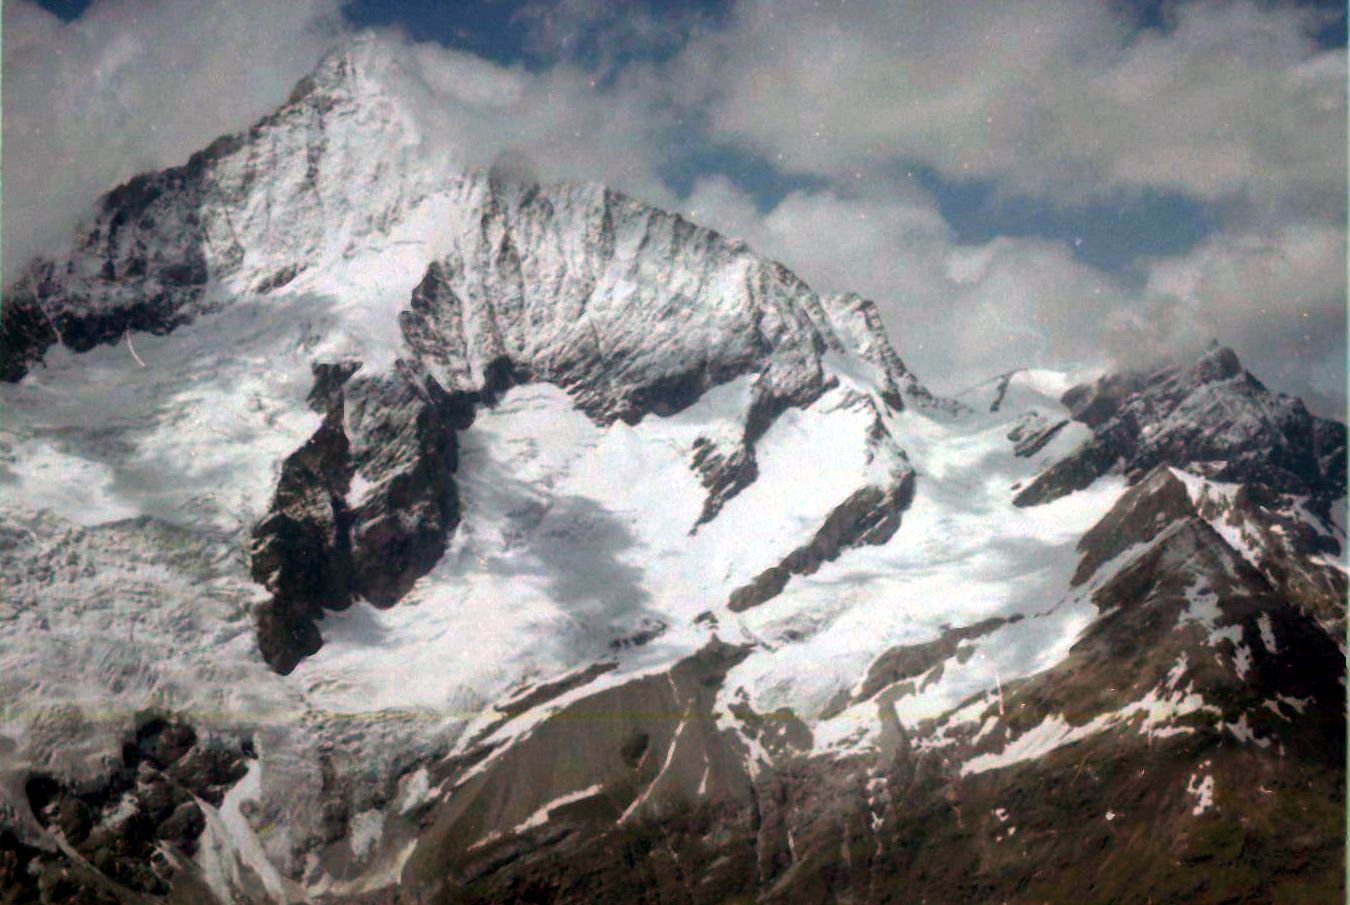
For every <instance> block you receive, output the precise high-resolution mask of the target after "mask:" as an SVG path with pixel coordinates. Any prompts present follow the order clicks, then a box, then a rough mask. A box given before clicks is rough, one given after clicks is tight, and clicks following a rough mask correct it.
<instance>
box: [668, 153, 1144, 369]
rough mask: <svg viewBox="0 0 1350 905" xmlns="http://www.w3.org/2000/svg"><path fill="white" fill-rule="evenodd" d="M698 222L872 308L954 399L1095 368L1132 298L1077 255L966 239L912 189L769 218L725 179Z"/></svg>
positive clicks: (695, 195) (698, 197) (798, 197)
mask: <svg viewBox="0 0 1350 905" xmlns="http://www.w3.org/2000/svg"><path fill="white" fill-rule="evenodd" d="M686 205H687V206H686V211H687V213H688V214H689V216H690V217H691V218H692V219H697V220H700V221H701V222H705V223H708V224H710V225H713V226H715V227H716V228H718V229H720V230H722V231H724V232H727V233H729V234H731V235H735V236H737V237H739V238H743V239H745V240H746V241H747V242H749V243H750V244H751V245H752V246H753V247H754V248H756V249H757V250H758V251H760V252H762V253H764V254H767V255H770V256H772V257H775V258H778V259H779V260H782V261H784V262H786V263H787V264H788V265H789V266H790V267H792V268H793V269H794V270H796V271H797V272H798V273H799V274H801V275H802V276H803V277H804V278H805V279H806V280H807V281H808V282H810V283H811V284H812V285H813V286H815V287H817V288H818V289H820V290H822V291H838V292H843V291H854V292H859V293H861V294H864V295H867V296H868V297H870V298H872V299H874V300H875V301H876V302H877V303H878V306H879V308H880V310H881V313H882V316H883V318H884V319H885V321H886V326H887V329H888V331H889V332H890V334H891V336H892V338H893V340H894V341H895V342H896V344H897V345H898V346H899V347H900V349H901V354H902V355H903V356H904V357H905V358H906V360H907V361H908V363H909V365H910V367H912V368H914V369H915V371H917V372H918V373H920V374H922V375H923V376H924V377H925V379H926V380H928V381H929V383H930V384H931V385H933V386H934V388H936V389H940V390H943V391H948V392H954V391H956V390H958V389H960V388H961V387H964V386H967V385H969V384H971V383H974V382H976V381H978V380H980V379H983V378H985V377H989V376H991V375H993V374H996V373H998V372H1000V371H1004V370H1009V369H1011V368H1015V367H1028V366H1037V365H1053V364H1059V365H1064V364H1068V363H1075V364H1081V365H1088V366H1090V365H1093V364H1097V363H1100V362H1101V361H1102V360H1103V359H1102V353H1101V349H1102V343H1101V342H1099V341H1098V340H1097V338H1096V337H1095V336H1094V334H1096V333H1097V332H1098V331H1099V329H1100V325H1103V324H1104V323H1105V321H1106V318H1107V316H1108V315H1109V314H1110V312H1111V311H1113V310H1115V309H1116V308H1118V307H1120V306H1123V305H1125V304H1126V303H1127V297H1126V293H1125V292H1124V290H1122V289H1121V288H1120V287H1119V286H1118V285H1117V284H1116V283H1115V282H1114V281H1113V280H1112V279H1111V278H1109V277H1108V276H1107V275H1105V274H1103V273H1101V272H1100V271H1097V270H1096V269H1094V268H1092V267H1089V266H1088V265H1086V264H1083V263H1082V262H1080V261H1077V260H1076V259H1075V258H1074V257H1073V254H1072V252H1071V251H1070V250H1069V248H1068V246H1067V245H1065V244H1064V243H1062V242H1052V241H1047V240H1044V239H1035V238H1008V237H1000V238H997V239H994V240H993V241H990V242H988V243H985V244H980V245H969V244H962V243H960V242H958V241H957V239H956V237H955V235H954V234H953V232H952V230H951V228H950V227H949V226H948V225H947V223H946V221H945V220H943V218H942V216H941V214H940V213H939V212H938V209H937V203H936V201H935V200H934V199H933V198H932V197H931V196H930V195H929V194H928V193H927V192H924V191H922V190H920V189H916V188H914V187H912V186H908V185H905V184H903V183H902V184H895V183H885V182H881V183H875V184H872V185H869V186H866V187H864V188H862V189H861V190H860V189H859V187H857V186H854V187H852V191H850V192H849V193H841V192H838V191H834V190H830V189H823V190H819V191H802V192H794V193H792V194H789V195H788V196H787V197H785V198H784V199H783V200H782V201H781V202H780V203H778V204H777V205H775V206H774V207H773V208H772V209H771V210H769V211H768V212H766V213H761V212H760V211H759V210H758V209H757V208H756V207H755V205H754V204H753V202H752V201H751V199H750V198H749V197H748V196H746V195H745V194H743V193H740V192H738V191H737V190H736V189H735V188H734V187H733V186H732V185H731V184H730V183H728V182H727V181H726V180H722V179H709V180H703V181H701V182H699V183H698V184H697V185H696V186H695V188H694V190H693V191H692V192H691V194H690V195H689V197H688V199H687V200H686Z"/></svg>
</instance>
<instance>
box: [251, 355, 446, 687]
mask: <svg viewBox="0 0 1350 905" xmlns="http://www.w3.org/2000/svg"><path fill="white" fill-rule="evenodd" d="M359 368H360V363H359V362H342V363H337V364H316V365H315V366H314V389H313V391H312V393H311V394H310V405H311V406H312V407H313V408H314V409H315V410H316V411H318V412H321V413H322V414H323V423H322V424H321V425H320V427H319V429H318V430H317V431H315V433H314V435H313V436H312V437H310V439H309V440H308V441H307V442H306V443H305V445H304V446H302V447H301V448H300V449H299V450H297V451H296V452H294V453H292V454H291V456H290V457H289V458H287V459H286V461H285V463H284V464H283V465H282V470H281V477H280V479H279V481H278V483H277V490H276V494H275V496H274V498H273V501H272V511H271V514H269V515H268V516H267V517H266V518H264V519H263V520H262V521H261V522H259V524H258V525H257V527H256V528H255V529H254V547H253V556H252V568H253V576H254V580H256V581H257V582H258V583H259V584H262V585H264V586H265V587H267V588H268V590H270V591H271V592H272V595H273V596H272V599H271V601H269V603H267V604H266V605H264V606H263V607H262V608H261V609H260V610H259V612H258V644H259V648H260V649H261V650H262V653H263V656H264V658H265V659H266V660H267V662H268V663H270V664H271V665H272V666H273V668H275V669H276V670H277V671H278V672H282V673H287V672H290V671H291V670H292V669H294V668H295V665H296V664H297V663H298V662H299V661H300V660H301V659H302V658H304V657H307V656H310V655H312V654H314V653H315V652H317V651H318V649H319V648H320V646H321V645H322V643H323V641H322V637H321V635H320V632H319V628H318V626H317V624H316V622H317V621H318V620H321V619H322V618H323V613H324V611H325V610H341V609H345V608H346V607H348V606H350V605H351V603H352V600H353V599H355V598H361V599H364V600H368V601H370V602H371V603H373V604H374V605H376V606H392V605H393V604H394V603H396V602H397V601H398V600H399V598H400V597H402V596H403V595H404V594H405V593H407V591H408V589H409V588H411V587H412V585H413V583H414V582H415V581H416V580H417V579H418V578H420V577H421V576H422V575H424V574H426V572H427V571H428V570H430V569H431V567H432V566H433V565H435V564H436V561H437V560H439V559H440V557H441V554H443V553H444V552H445V546H446V542H447V540H448V538H449V535H450V532H451V531H453V530H454V527H455V525H456V524H457V523H458V521H459V508H458V498H457V496H456V490H455V483H454V478H453V474H454V471H455V468H456V446H455V432H456V431H458V430H463V429H465V428H467V427H468V426H469V423H470V422H471V421H472V417H473V403H472V401H471V400H470V399H468V398H465V397H464V396H463V395H462V394H461V395H459V396H451V395H449V394H447V393H446V392H445V391H444V390H442V389H441V388H440V386H439V385H438V384H437V383H436V382H435V380H434V379H430V378H428V379H426V382H425V383H419V382H418V376H417V375H416V374H414V373H413V372H412V371H411V369H409V368H407V367H401V368H399V369H398V371H396V373H395V375H394V376H393V377H391V378H382V377H377V378H369V379H363V378H360V377H356V378H353V375H355V374H356V373H357V371H358V370H359ZM355 481H360V482H361V486H360V492H359V493H353V492H352V487H353V483H354V482H355Z"/></svg>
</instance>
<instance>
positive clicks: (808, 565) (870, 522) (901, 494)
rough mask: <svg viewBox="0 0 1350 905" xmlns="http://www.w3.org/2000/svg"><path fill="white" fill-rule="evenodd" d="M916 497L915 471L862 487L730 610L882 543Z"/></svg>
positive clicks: (734, 597) (740, 592) (738, 594)
mask: <svg viewBox="0 0 1350 905" xmlns="http://www.w3.org/2000/svg"><path fill="white" fill-rule="evenodd" d="M913 496H914V474H913V472H906V473H904V474H903V475H901V476H899V478H898V479H897V480H896V482H895V483H894V484H892V485H890V486H889V487H885V488H881V487H864V488H863V489H862V490H859V491H857V492H856V493H854V494H853V495H852V496H850V497H849V498H848V499H847V500H844V502H842V503H840V504H839V506H837V507H836V508H835V509H834V511H833V512H831V513H830V515H829V517H828V518H826V519H825V522H824V523H823V524H822V525H821V526H820V528H819V529H817V531H816V533H815V536H814V537H812V538H811V540H810V542H809V543H807V544H805V545H804V546H801V547H798V548H797V549H795V550H793V551H792V552H791V553H789V554H788V555H787V556H785V557H784V558H783V561H782V562H780V563H779V564H778V565H776V566H771V567H769V568H768V569H766V570H765V571H763V572H761V573H760V574H759V575H758V576H756V577H755V580H754V581H752V582H751V583H750V584H748V585H746V586H745V587H742V588H738V589H737V590H735V591H733V592H732V594H731V597H730V599H729V600H728V601H727V608H728V609H730V610H731V611H732V612H739V611H742V610H748V609H750V608H751V607H756V606H759V605H760V604H762V603H765V602H767V601H769V600H772V599H773V598H774V597H777V596H778V595H779V594H781V593H782V591H783V588H785V587H787V583H788V581H789V580H791V578H792V576H793V575H810V574H812V573H813V572H815V571H816V570H817V569H819V568H820V567H821V565H822V564H823V563H826V562H829V561H830V560H833V559H836V558H838V556H839V554H840V553H842V552H843V551H844V550H846V549H848V548H849V547H852V546H856V545H858V544H884V543H885V542H886V541H888V540H890V539H891V537H892V536H894V534H895V532H896V531H897V530H899V528H900V519H901V516H902V514H903V513H904V511H905V508H906V507H907V506H909V503H910V500H912V499H913Z"/></svg>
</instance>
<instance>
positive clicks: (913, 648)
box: [840, 616, 1022, 710]
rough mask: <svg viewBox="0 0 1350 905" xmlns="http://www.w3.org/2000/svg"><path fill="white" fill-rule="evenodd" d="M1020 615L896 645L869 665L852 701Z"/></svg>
mask: <svg viewBox="0 0 1350 905" xmlns="http://www.w3.org/2000/svg"><path fill="white" fill-rule="evenodd" d="M1021 618H1022V617H1021V616H1014V617H1012V618H1009V619H1004V618H999V617H995V618H991V619H985V620H982V621H980V622H977V623H975V624H974V625H966V626H962V627H960V628H949V629H947V630H946V631H944V632H943V633H942V635H941V636H940V637H938V638H935V639H934V640H932V641H926V642H924V643H922V644H906V645H903V646H901V647H893V648H891V649H890V650H888V651H886V652H885V653H884V654H882V655H881V656H880V657H878V658H877V659H876V660H874V661H873V662H872V665H871V666H869V667H868V668H867V677H866V678H865V679H863V684H862V687H861V688H859V689H858V693H857V694H856V695H855V696H854V698H853V702H854V703H856V702H858V701H866V700H867V699H868V698H871V697H873V696H875V695H876V694H877V693H878V692H880V691H881V690H882V689H884V688H886V687H887V686H888V685H894V684H895V683H896V682H899V681H902V680H904V679H911V678H914V677H915V676H921V675H923V674H924V673H926V672H928V671H929V670H930V669H932V668H933V667H934V666H937V665H938V664H939V663H941V662H943V661H944V660H947V659H950V658H951V657H955V656H956V655H957V649H958V648H959V647H960V645H961V642H962V641H967V640H970V639H972V638H979V637H980V636H982V635H987V634H989V633H990V632H993V631H996V630H997V629H999V628H1002V627H1003V626H1004V625H1007V624H1008V623H1009V622H1017V621H1019V620H1020V619H1021ZM840 709H841V710H842V709H843V708H840Z"/></svg>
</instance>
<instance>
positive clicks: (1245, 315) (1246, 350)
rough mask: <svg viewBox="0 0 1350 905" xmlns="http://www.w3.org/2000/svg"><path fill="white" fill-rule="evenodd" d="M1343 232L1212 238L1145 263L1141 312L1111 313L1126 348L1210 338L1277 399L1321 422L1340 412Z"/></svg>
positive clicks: (1289, 228) (1309, 228) (1284, 230)
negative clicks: (1286, 397) (1287, 397)
mask: <svg viewBox="0 0 1350 905" xmlns="http://www.w3.org/2000/svg"><path fill="white" fill-rule="evenodd" d="M1345 260H1346V232H1345V227H1344V226H1343V225H1340V224H1337V225H1334V226H1333V225H1327V224H1316V223H1313V224H1309V223H1295V224H1289V225H1285V226H1282V227H1279V228H1277V229H1274V230H1270V231H1265V232H1251V233H1244V234H1222V235H1217V236H1214V237H1212V238H1210V239H1208V240H1206V241H1205V242H1203V243H1201V244H1200V245H1199V246H1197V247H1196V248H1194V249H1193V250H1191V251H1190V252H1189V253H1187V254H1184V255H1180V256H1177V257H1173V258H1166V259H1161V260H1159V261H1156V262H1154V264H1153V265H1152V267H1151V269H1150V275H1149V282H1148V287H1147V290H1146V292H1145V302H1146V304H1144V305H1140V306H1137V307H1135V308H1133V309H1128V310H1122V311H1120V312H1117V315H1116V320H1117V326H1118V328H1119V335H1118V339H1123V340H1124V341H1125V343H1126V345H1127V347H1128V348H1145V347H1149V346H1158V345H1165V346H1167V347H1171V348H1177V347H1181V348H1194V347H1195V346H1198V345H1199V344H1200V343H1202V342H1204V341H1206V340H1208V339H1211V338H1217V339H1219V340H1220V341H1221V342H1224V343H1227V344H1229V345H1232V346H1233V347H1234V348H1236V349H1237V350H1238V352H1239V353H1240V354H1242V356H1243V359H1244V363H1245V364H1246V365H1247V367H1248V368H1249V369H1250V370H1252V371H1253V372H1254V373H1255V374H1256V375H1257V376H1258V377H1261V378H1263V379H1264V380H1266V381H1268V382H1269V383H1270V384H1271V385H1272V386H1273V387H1275V388H1276V389H1280V390H1284V391H1287V392H1292V393H1294V394H1296V395H1299V396H1302V397H1304V401H1305V402H1307V403H1308V404H1309V406H1310V407H1312V408H1314V409H1315V410H1321V411H1322V412H1323V413H1324V414H1332V415H1335V416H1337V417H1340V416H1341V415H1342V414H1343V412H1344V409H1345V361H1346V357H1345V356H1346V345H1345V321H1346V267H1345Z"/></svg>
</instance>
